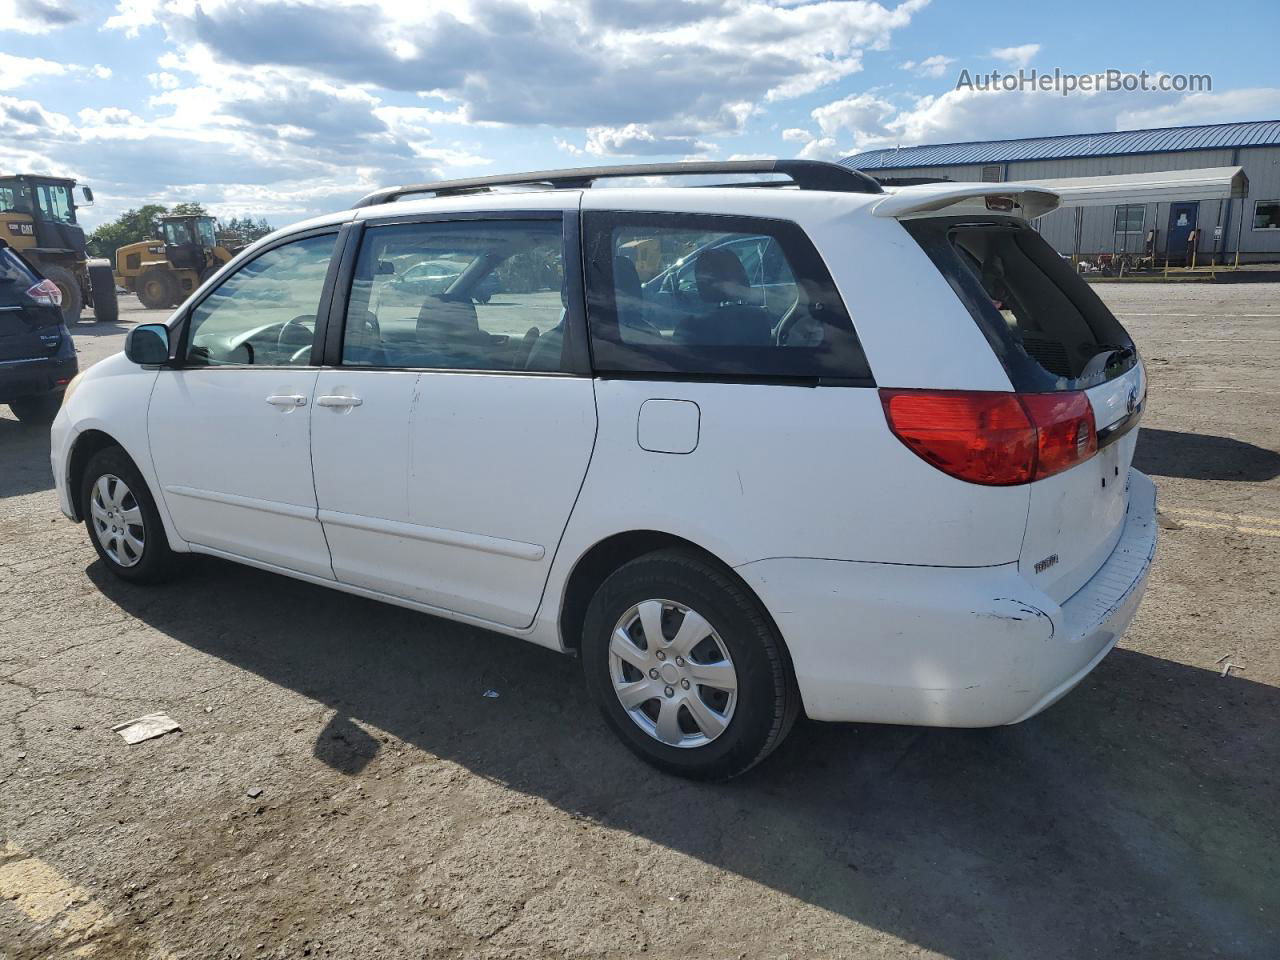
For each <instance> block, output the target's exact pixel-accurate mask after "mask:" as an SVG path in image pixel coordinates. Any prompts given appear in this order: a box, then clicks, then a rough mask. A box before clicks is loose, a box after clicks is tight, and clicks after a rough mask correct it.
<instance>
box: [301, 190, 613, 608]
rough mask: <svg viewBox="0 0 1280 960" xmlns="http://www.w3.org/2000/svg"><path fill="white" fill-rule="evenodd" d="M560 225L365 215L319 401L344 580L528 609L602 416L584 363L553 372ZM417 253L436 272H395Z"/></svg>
mask: <svg viewBox="0 0 1280 960" xmlns="http://www.w3.org/2000/svg"><path fill="white" fill-rule="evenodd" d="M562 230H563V227H562V222H561V215H560V213H559V212H558V211H556V212H555V213H554V216H552V217H547V216H543V217H540V218H534V219H528V220H520V219H518V218H513V219H512V220H510V221H498V220H472V221H445V222H432V223H409V224H397V225H389V226H373V227H369V228H368V229H366V231H365V235H364V239H363V242H362V246H361V251H360V255H359V258H358V260H357V265H356V275H355V279H354V281H353V283H352V290H351V298H350V303H349V305H348V308H347V317H346V324H345V328H344V331H343V344H342V356H341V365H340V366H338V367H336V368H329V367H326V368H325V369H324V370H323V371H322V372H321V373H320V375H319V379H318V382H317V384H316V399H315V407H314V409H313V410H312V413H311V424H312V458H313V461H314V464H315V484H316V495H317V498H318V501H319V506H320V520H321V522H322V523H323V525H324V532H325V535H326V537H327V538H328V543H329V548H330V551H331V553H332V557H333V570H334V574H335V575H336V576H337V578H338V579H339V580H340V581H342V582H344V583H349V584H352V585H355V586H360V587H365V588H367V589H371V590H376V591H379V592H381V593H385V594H388V595H391V596H394V597H399V598H403V599H407V600H412V601H415V602H417V603H422V604H426V605H428V606H431V607H435V608H438V609H441V610H447V611H452V612H457V613H462V614H466V615H468V616H471V617H476V618H479V619H482V620H486V621H489V622H492V623H497V624H502V625H504V626H508V627H523V626H527V625H528V624H530V623H532V621H533V616H534V613H535V612H536V610H537V607H538V603H539V601H540V599H541V597H542V590H543V587H544V586H545V584H546V579H547V574H548V572H549V570H550V567H551V560H552V558H553V557H554V555H555V551H556V547H557V546H558V545H559V542H560V537H561V535H562V534H563V532H564V528H565V524H566V523H567V521H568V518H569V513H570V511H571V510H572V508H573V503H574V501H575V499H576V498H577V495H578V490H579V488H580V487H581V486H582V480H583V477H584V476H585V474H586V469H587V462H588V460H589V459H590V457H591V449H592V444H593V441H594V438H595V427H596V420H595V401H594V390H593V384H592V381H591V379H590V378H589V377H587V376H573V375H569V374H565V373H561V370H562V363H561V354H562V348H563V343H564V329H565V328H564V322H565V321H564V316H565V308H564V306H563V302H564V299H563V295H562V293H561V289H562V279H563V277H564V274H565V270H564V243H563V236H562ZM425 263H432V264H435V265H442V264H447V265H449V268H448V272H447V276H448V277H451V278H452V279H450V280H449V282H448V284H447V285H446V286H445V288H444V289H439V290H437V289H435V287H431V288H424V287H423V286H422V285H421V284H418V283H413V282H406V281H405V280H404V279H403V278H404V277H406V276H408V277H410V278H414V277H418V276H419V275H421V274H423V273H424V272H425V268H423V267H422V266H421V265H422V264H425ZM441 270H443V267H441Z"/></svg>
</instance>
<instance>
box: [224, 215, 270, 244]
mask: <svg viewBox="0 0 1280 960" xmlns="http://www.w3.org/2000/svg"><path fill="white" fill-rule="evenodd" d="M274 229H275V228H274V227H272V226H271V224H269V223H267V220H266V218H265V217H258V218H257V219H256V220H255V219H254V218H253V217H248V216H245V217H232V218H231V219H230V220H219V221H218V237H219V238H222V237H226V238H228V239H231V238H234V239H235V241H237V242H239V243H244V244H250V243H253V241H255V240H257V239H259V238H260V237H265V236H266V235H267V234H268V233H270V232H271V231H272V230H274Z"/></svg>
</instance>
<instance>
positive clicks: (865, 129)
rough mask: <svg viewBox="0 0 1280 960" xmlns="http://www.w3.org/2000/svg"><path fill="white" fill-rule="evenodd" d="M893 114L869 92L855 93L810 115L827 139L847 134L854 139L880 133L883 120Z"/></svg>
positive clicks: (888, 106)
mask: <svg viewBox="0 0 1280 960" xmlns="http://www.w3.org/2000/svg"><path fill="white" fill-rule="evenodd" d="M895 111H896V108H895V107H894V105H893V104H892V103H890V102H889V101H888V100H884V99H882V98H880V97H877V96H875V95H874V94H870V93H858V94H853V95H852V96H848V97H844V98H843V99H841V100H836V101H835V102H834V103H828V104H827V105H826V106H822V107H818V108H817V109H816V110H814V111H813V113H812V114H811V115H812V117H813V119H814V120H815V121H817V124H818V127H819V128H820V129H821V130H822V132H823V133H824V134H826V135H827V136H831V135H833V134H836V133H840V132H847V133H852V134H853V137H854V139H855V140H856V139H858V138H859V137H863V136H867V135H879V134H881V133H883V132H884V129H885V126H884V124H885V121H886V120H888V119H889V118H890V117H892V116H893V114H894V112H895Z"/></svg>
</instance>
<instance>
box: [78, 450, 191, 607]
mask: <svg viewBox="0 0 1280 960" xmlns="http://www.w3.org/2000/svg"><path fill="white" fill-rule="evenodd" d="M104 477H116V478H118V479H119V480H121V481H123V482H124V484H125V486H127V487H128V489H129V492H130V494H132V496H131V497H123V498H122V502H121V507H122V508H123V509H125V510H129V509H130V504H131V503H132V504H134V505H136V507H137V508H138V510H139V511H140V513H141V516H142V524H141V527H142V534H143V535H142V537H141V538H139V539H141V540H142V550H141V553H140V554H139V555H138V556H137V559H136V561H135V562H133V563H132V564H131V565H129V564H125V563H121V562H120V561H119V560H117V559H116V558H115V557H113V556H112V555H111V554H110V553H109V552H108V551H107V550H106V548H105V547H104V546H103V544H102V542H101V541H100V540H99V539H98V533H97V529H96V528H95V523H96V520H95V517H94V510H93V499H92V498H93V493H94V487H95V485H96V484H97V483H98V480H99V479H100V478H104ZM108 485H109V486H111V484H110V483H109V484H108ZM117 489H118V488H117ZM80 511H81V514H82V515H83V516H84V525H85V529H86V530H87V531H88V533H89V542H90V543H92V544H93V549H94V550H96V551H97V553H98V557H99V558H100V559H101V560H102V562H103V563H104V564H105V565H106V567H107V569H108V570H110V571H111V572H112V573H113V574H115V575H116V576H117V577H119V578H120V579H122V580H128V581H130V582H131V583H159V582H161V581H163V580H168V579H169V578H170V577H172V576H173V575H174V574H175V573H176V571H177V566H178V558H177V556H176V555H175V554H174V552H173V551H172V550H171V549H170V548H169V541H168V539H167V538H166V536H165V532H164V524H163V522H162V521H161V520H160V512H159V511H158V510H157V509H156V502H155V500H154V499H153V498H152V496H151V491H150V490H149V489H148V488H147V483H146V481H145V480H144V479H143V478H142V474H141V473H140V472H139V471H138V468H137V467H136V466H134V463H133V461H132V460H131V459H129V455H128V454H127V453H125V452H124V451H123V450H122V449H120V448H119V447H107V448H106V449H104V450H99V451H98V452H97V453H95V454H94V455H93V457H92V458H91V459H90V460H89V464H88V466H87V467H86V468H85V471H84V476H83V478H81V481H80ZM113 512H114V511H113ZM113 519H115V518H113ZM136 526H138V525H135V524H130V525H129V527H130V530H131V532H132V533H133V535H134V536H135V537H136V535H137V532H138V531H137V530H136ZM122 527H123V524H122ZM126 555H127V554H126ZM130 559H132V558H130Z"/></svg>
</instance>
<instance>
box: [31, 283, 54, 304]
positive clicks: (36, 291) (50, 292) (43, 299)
mask: <svg viewBox="0 0 1280 960" xmlns="http://www.w3.org/2000/svg"><path fill="white" fill-rule="evenodd" d="M27 296H28V297H30V298H31V299H32V300H34V301H35V302H36V303H43V304H46V305H47V306H50V307H60V306H62V291H61V290H59V289H58V285H57V284H56V283H54V282H53V281H52V280H41V281H40V282H39V283H37V284H36V285H35V286H33V287H28V288H27Z"/></svg>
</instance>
